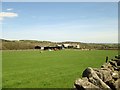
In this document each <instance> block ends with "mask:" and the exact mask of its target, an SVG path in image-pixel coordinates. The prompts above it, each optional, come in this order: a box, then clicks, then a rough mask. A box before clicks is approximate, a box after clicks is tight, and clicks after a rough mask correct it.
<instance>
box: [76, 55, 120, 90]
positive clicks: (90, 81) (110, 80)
mask: <svg viewBox="0 0 120 90" xmlns="http://www.w3.org/2000/svg"><path fill="white" fill-rule="evenodd" d="M74 86H75V88H76V89H77V90H94V89H95V90H120V55H117V56H115V58H114V59H111V60H110V61H109V62H107V63H105V64H103V65H102V66H101V67H100V68H91V67H88V68H86V69H85V70H84V71H83V74H82V78H78V79H77V80H76V81H75V82H74Z"/></svg>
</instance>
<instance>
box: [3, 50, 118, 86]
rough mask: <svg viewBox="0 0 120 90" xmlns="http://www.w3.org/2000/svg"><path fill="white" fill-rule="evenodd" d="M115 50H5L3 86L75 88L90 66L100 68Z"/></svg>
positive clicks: (113, 54) (114, 53)
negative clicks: (84, 71) (78, 79)
mask: <svg viewBox="0 0 120 90" xmlns="http://www.w3.org/2000/svg"><path fill="white" fill-rule="evenodd" d="M116 54H118V52H117V51H111V50H101V51H100V50H94V51H80V50H61V51H43V52H42V53H40V51H32V50H29V51H27V50H26V51H3V55H2V58H3V64H2V65H3V81H2V82H3V88H72V87H73V83H74V81H75V79H76V78H78V77H81V74H82V72H83V70H84V69H85V68H86V67H100V66H101V65H102V64H103V63H105V57H106V56H109V59H110V58H113V57H114V56H115V55H116Z"/></svg>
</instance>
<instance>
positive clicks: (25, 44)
mask: <svg viewBox="0 0 120 90" xmlns="http://www.w3.org/2000/svg"><path fill="white" fill-rule="evenodd" d="M58 44H71V45H75V44H78V45H80V49H118V44H115V43H114V44H112V43H111V44H106V43H105V44H104V43H102V44H101V43H99V44H98V43H81V42H70V41H69V42H51V41H37V40H5V39H0V50H20V49H34V47H35V46H42V47H45V46H56V45H58Z"/></svg>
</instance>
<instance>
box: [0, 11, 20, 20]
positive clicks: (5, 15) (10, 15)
mask: <svg viewBox="0 0 120 90" xmlns="http://www.w3.org/2000/svg"><path fill="white" fill-rule="evenodd" d="M17 16H18V14H17V13H13V12H0V21H2V20H4V18H13V17H17Z"/></svg>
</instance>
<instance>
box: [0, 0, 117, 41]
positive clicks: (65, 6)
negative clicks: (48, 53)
mask: <svg viewBox="0 0 120 90" xmlns="http://www.w3.org/2000/svg"><path fill="white" fill-rule="evenodd" d="M0 24H1V25H2V38H3V39H9V40H21V39H22V40H23V39H24V40H40V41H44V40H45V41H53V42H61V41H77V42H87V43H117V42H118V3H117V2H111V3H110V2H106V3H105V2H84V3H83V2H71V3H70V2H44V3H43V2H3V3H2V12H1V13H0Z"/></svg>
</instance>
